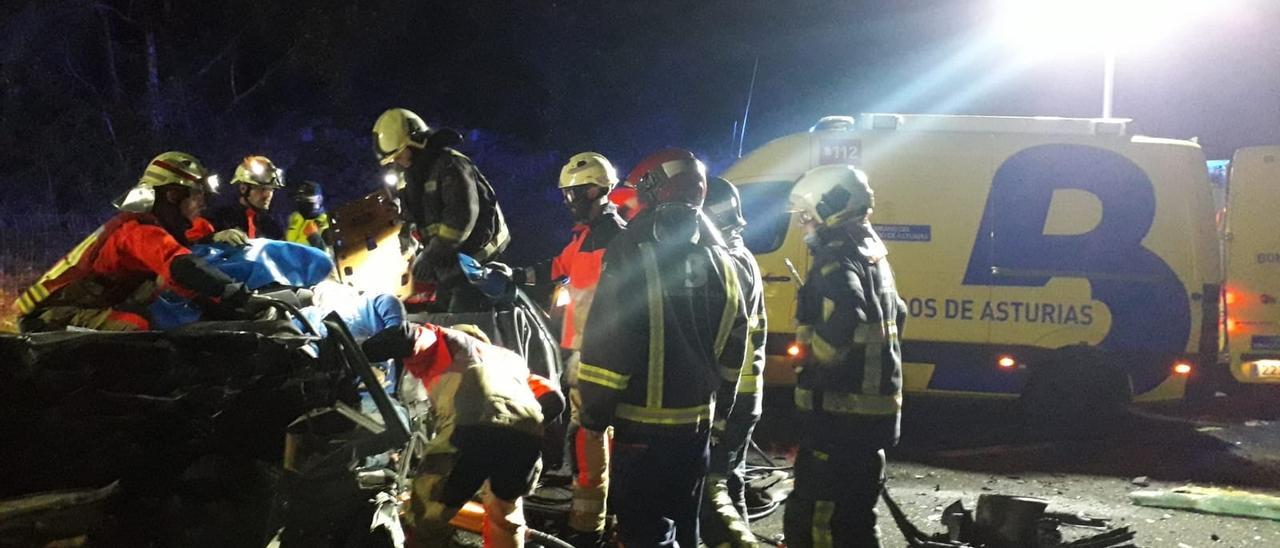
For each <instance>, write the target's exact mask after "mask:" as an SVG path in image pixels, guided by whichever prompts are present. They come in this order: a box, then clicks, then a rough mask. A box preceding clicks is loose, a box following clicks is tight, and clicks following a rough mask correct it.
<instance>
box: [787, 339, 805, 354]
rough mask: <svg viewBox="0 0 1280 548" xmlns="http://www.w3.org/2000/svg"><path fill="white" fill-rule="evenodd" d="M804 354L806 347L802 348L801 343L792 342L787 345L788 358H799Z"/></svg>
mask: <svg viewBox="0 0 1280 548" xmlns="http://www.w3.org/2000/svg"><path fill="white" fill-rule="evenodd" d="M802 354H804V347H802V346H800V342H799V341H791V344H788V345H787V356H789V357H792V358H799V357H800V356H801V355H802Z"/></svg>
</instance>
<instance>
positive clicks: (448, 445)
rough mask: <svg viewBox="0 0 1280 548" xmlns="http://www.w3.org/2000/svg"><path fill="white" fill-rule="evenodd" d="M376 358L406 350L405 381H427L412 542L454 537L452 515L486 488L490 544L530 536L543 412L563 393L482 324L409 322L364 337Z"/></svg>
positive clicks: (558, 407) (555, 410)
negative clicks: (528, 509) (426, 426)
mask: <svg viewBox="0 0 1280 548" xmlns="http://www.w3.org/2000/svg"><path fill="white" fill-rule="evenodd" d="M362 349H363V350H364V352H365V354H366V355H367V356H368V357H369V359H371V360H388V359H397V358H399V359H403V362H402V363H403V365H404V367H405V369H406V370H407V373H408V374H407V376H406V378H405V383H406V384H408V383H414V384H415V385H417V386H418V387H419V388H411V391H415V392H423V391H425V394H426V398H427V400H428V401H430V402H431V406H432V407H431V411H432V416H433V418H434V422H435V437H434V438H432V439H431V441H430V442H429V443H428V444H427V447H426V451H425V453H426V454H425V456H424V457H423V460H422V463H421V464H420V466H419V469H418V474H417V476H416V477H415V478H414V480H413V486H412V489H411V494H410V499H409V508H408V509H407V511H406V512H405V516H404V519H405V521H406V523H407V524H408V525H409V527H410V534H411V540H412V543H411V544H412V545H417V546H438V547H442V548H443V547H446V546H451V543H450V538H451V537H452V536H453V535H452V530H451V529H450V527H449V520H450V519H452V518H453V516H454V515H455V514H457V513H458V511H459V509H461V508H462V506H463V505H464V504H465V503H466V502H467V501H468V500H471V498H472V497H473V496H474V495H475V494H476V491H477V490H479V489H480V488H481V487H485V491H484V495H483V498H484V507H485V517H484V529H483V534H484V541H485V542H484V545H485V546H486V547H489V546H494V547H514V546H523V544H524V536H525V522H524V514H523V511H522V509H521V497H523V496H525V495H527V494H529V493H530V492H531V491H532V490H533V487H534V485H535V484H536V483H537V480H538V474H539V473H540V470H541V461H540V459H541V446H542V421H543V417H554V416H557V415H559V414H560V412H561V411H562V410H563V409H564V399H563V396H561V395H560V394H559V392H556V391H555V390H554V389H552V388H551V385H550V383H548V382H546V381H545V379H542V378H541V377H538V376H537V375H534V374H532V373H530V372H529V368H528V367H527V366H526V365H525V362H524V360H523V359H522V358H521V357H520V356H519V355H517V354H515V353H514V352H511V351H510V350H507V349H505V348H502V347H499V346H494V345H492V344H489V343H488V337H486V336H485V335H484V333H483V332H481V331H480V330H479V329H478V328H476V327H475V326H469V325H468V326H455V328H453V329H449V328H443V327H440V326H437V325H432V324H421V325H419V324H414V323H408V322H406V323H403V324H401V325H397V326H393V327H390V328H388V329H386V330H384V331H382V332H380V333H378V334H377V335H374V336H373V337H370V338H369V339H368V340H366V341H365V342H364V344H363V345H362Z"/></svg>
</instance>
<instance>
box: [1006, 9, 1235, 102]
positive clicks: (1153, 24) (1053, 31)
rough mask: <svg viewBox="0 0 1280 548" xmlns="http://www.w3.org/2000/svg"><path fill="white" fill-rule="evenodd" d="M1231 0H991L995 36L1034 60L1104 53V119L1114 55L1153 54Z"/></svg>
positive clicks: (1112, 97)
mask: <svg viewBox="0 0 1280 548" xmlns="http://www.w3.org/2000/svg"><path fill="white" fill-rule="evenodd" d="M1230 3H1232V2H1228V1H1227V0H1220V2H1209V1H1208V0H992V8H993V9H992V15H993V16H994V18H993V20H994V23H995V28H994V33H995V35H996V36H997V38H998V39H1001V40H1002V41H1004V42H1005V43H1007V44H1008V45H1009V46H1011V47H1012V48H1014V50H1015V51H1017V52H1018V53H1019V54H1021V55H1023V56H1024V57H1026V58H1029V59H1031V60H1033V61H1044V60H1045V59H1047V58H1052V57H1057V56H1060V55H1063V54H1072V53H1074V54H1080V53H1088V54H1094V55H1096V54H1098V53H1102V56H1103V65H1102V117H1103V118H1111V117H1112V116H1113V115H1114V110H1115V109H1114V107H1115V79H1116V55H1117V54H1118V53H1121V52H1124V53H1125V54H1126V55H1128V54H1129V53H1131V52H1135V51H1137V50H1139V49H1144V48H1145V49H1153V46H1156V45H1158V44H1161V43H1167V42H1168V38H1169V37H1170V36H1171V35H1173V34H1175V33H1176V32H1177V31H1178V30H1180V28H1182V27H1185V26H1187V25H1189V24H1191V23H1192V22H1196V21H1201V22H1203V21H1204V20H1205V19H1206V16H1207V15H1209V14H1211V13H1212V12H1213V10H1214V9H1215V6H1217V5H1219V4H1230Z"/></svg>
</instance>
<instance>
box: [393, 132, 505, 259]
mask: <svg viewBox="0 0 1280 548" xmlns="http://www.w3.org/2000/svg"><path fill="white" fill-rule="evenodd" d="M425 150H426V152H423V153H422V154H423V156H424V157H425V158H426V159H427V160H428V161H425V162H414V163H413V166H411V167H410V168H409V169H408V170H407V171H406V172H405V188H404V192H403V198H404V211H405V214H406V216H407V217H408V219H409V220H410V221H412V222H413V223H414V225H415V230H416V232H417V235H418V238H419V239H420V240H421V242H422V243H423V244H424V245H426V246H427V247H428V248H431V247H432V246H430V243H431V241H432V240H436V241H438V242H440V244H443V247H444V249H448V250H450V251H454V252H457V253H466V254H467V255H470V256H471V257H472V258H474V259H476V260H477V261H480V262H482V263H483V262H484V261H486V260H489V259H492V258H494V257H496V256H497V255H498V254H499V253H502V251H503V250H504V249H506V248H507V244H508V243H509V242H510V240H511V235H510V233H508V232H507V222H506V220H505V219H504V218H503V216H502V209H501V208H499V207H498V199H497V196H496V195H495V194H494V192H493V187H492V186H490V185H489V181H488V180H487V179H485V177H484V175H483V174H481V173H480V169H479V168H477V167H476V165H475V164H474V163H472V161H471V159H470V158H467V157H466V156H464V155H463V154H462V153H460V152H458V151H456V150H453V149H451V148H442V149H435V150H434V151H433V150H432V149H431V148H428V149H425Z"/></svg>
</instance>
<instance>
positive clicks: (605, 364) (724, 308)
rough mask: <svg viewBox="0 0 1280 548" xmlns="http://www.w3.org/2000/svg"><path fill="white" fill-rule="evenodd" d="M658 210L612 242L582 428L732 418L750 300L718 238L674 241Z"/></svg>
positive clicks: (583, 366) (652, 429)
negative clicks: (745, 295) (730, 412)
mask: <svg viewBox="0 0 1280 548" xmlns="http://www.w3.org/2000/svg"><path fill="white" fill-rule="evenodd" d="M688 211H689V212H690V213H692V214H693V215H695V217H694V220H693V221H692V222H693V226H695V227H696V226H699V224H698V221H697V220H696V216H697V215H700V213H699V212H697V211H696V210H692V209H690V210H688ZM658 212H661V209H660V208H654V209H653V210H646V211H644V212H642V213H641V214H640V216H638V217H636V218H635V220H634V221H632V222H631V223H630V224H629V225H628V227H627V230H625V231H623V232H622V234H620V235H619V236H618V237H616V238H614V240H613V242H612V243H611V244H609V248H608V250H607V251H606V252H605V257H604V269H603V271H602V272H601V276H600V284H599V286H598V287H597V288H596V298H595V303H594V306H593V307H592V310H591V321H590V322H588V323H587V325H586V334H585V337H584V339H583V342H582V356H581V363H580V364H579V367H578V387H579V389H580V390H581V395H582V408H581V410H580V414H579V418H580V422H581V424H582V426H583V427H585V428H587V429H589V430H594V431H602V430H603V429H604V428H605V427H607V426H610V425H612V426H613V427H614V428H615V430H616V432H617V435H618V437H619V438H626V437H631V436H639V437H648V436H653V435H663V434H677V433H690V432H698V431H703V430H704V429H706V428H708V427H709V426H710V423H711V421H712V420H713V419H714V418H724V417H726V416H727V415H728V414H729V411H730V410H731V409H732V406H733V399H734V392H735V390H736V388H737V382H738V376H739V374H740V369H741V368H742V364H743V362H744V358H745V351H746V349H745V346H744V342H745V341H746V339H747V337H746V331H747V310H746V303H745V301H744V299H743V297H742V289H741V284H740V282H739V280H738V275H737V270H736V269H737V267H736V266H735V265H734V261H733V259H732V258H730V256H729V253H728V252H727V251H726V250H725V248H724V247H723V243H722V242H721V241H720V239H719V234H718V233H714V229H710V230H707V229H706V228H703V229H701V230H699V231H698V232H699V234H698V237H697V238H691V237H688V236H686V237H683V238H681V237H678V236H670V232H669V231H667V230H666V229H665V228H664V227H663V226H661V225H660V224H659V223H658V222H657V219H658V218H659V217H661V215H659V214H658ZM695 230H698V229H696V228H695ZM664 233H666V234H668V236H663V237H661V238H660V237H659V235H661V234H664ZM717 402H719V406H717Z"/></svg>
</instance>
